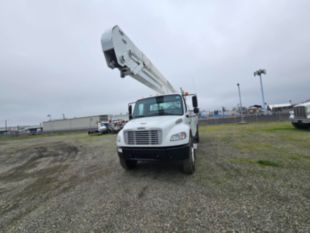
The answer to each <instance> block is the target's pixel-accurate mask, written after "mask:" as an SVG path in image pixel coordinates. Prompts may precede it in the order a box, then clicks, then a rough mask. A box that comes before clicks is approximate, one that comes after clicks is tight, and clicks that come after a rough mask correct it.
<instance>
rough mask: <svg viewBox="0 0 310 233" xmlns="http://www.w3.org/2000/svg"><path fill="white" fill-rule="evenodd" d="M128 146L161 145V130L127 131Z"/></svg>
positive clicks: (126, 140)
mask: <svg viewBox="0 0 310 233" xmlns="http://www.w3.org/2000/svg"><path fill="white" fill-rule="evenodd" d="M124 136H125V142H126V144H128V145H159V144H161V140H162V132H161V130H157V129H154V130H127V131H125V132H124Z"/></svg>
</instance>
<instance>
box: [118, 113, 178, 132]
mask: <svg viewBox="0 0 310 233" xmlns="http://www.w3.org/2000/svg"><path fill="white" fill-rule="evenodd" d="M181 122H182V116H154V117H143V118H137V119H133V120H130V121H129V122H128V123H127V124H126V125H125V126H124V128H123V129H124V130H143V129H146V130H147V129H152V128H153V129H154V128H161V129H166V130H169V128H172V127H173V126H174V125H176V124H178V123H181Z"/></svg>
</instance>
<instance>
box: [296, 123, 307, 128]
mask: <svg viewBox="0 0 310 233" xmlns="http://www.w3.org/2000/svg"><path fill="white" fill-rule="evenodd" d="M292 125H293V126H294V127H295V128H296V129H309V128H310V124H306V123H292Z"/></svg>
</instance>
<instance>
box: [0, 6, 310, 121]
mask: <svg viewBox="0 0 310 233" xmlns="http://www.w3.org/2000/svg"><path fill="white" fill-rule="evenodd" d="M309 12H310V1H308V0H296V1H291V0H282V1H280V0H273V1H270V0H260V1H258V0H257V1H245V0H244V1H242V0H236V1H234V0H222V1H218V0H217V1H202V0H201V1H181V0H179V1H177V0H171V1H167V0H165V1H164V0H162V1H142V0H141V1H137V0H136V1H125V0H124V1H115V0H113V1H111V0H110V1H104V0H87V1H85V0H84V1H83V0H50V1H47V0H46V1H42V0H28V1H26V0H20V1H15V0H7V1H6V0H0V33H1V34H0V127H2V126H4V121H5V120H8V124H9V125H17V124H19V125H25V124H38V123H40V122H42V121H45V120H47V119H48V118H47V115H48V114H51V116H52V118H53V119H56V118H61V117H62V114H65V116H66V117H77V116H87V115H95V114H118V113H125V112H126V111H127V103H128V102H132V101H134V100H136V99H137V98H140V97H146V96H149V95H152V94H154V92H153V91H152V90H150V89H148V88H147V87H145V86H143V85H142V84H140V83H138V82H137V81H136V80H134V79H132V78H130V77H126V78H125V79H121V78H120V76H119V72H118V70H111V69H109V68H108V67H107V66H106V63H105V60H104V56H103V54H102V51H101V45H100V37H101V34H102V33H103V32H104V31H106V30H107V29H109V28H111V27H112V26H113V25H116V24H118V25H119V26H120V27H121V28H122V30H123V31H124V32H125V33H126V34H127V35H128V36H129V38H130V39H131V40H132V41H133V42H134V43H135V44H136V45H137V47H138V48H140V49H141V50H142V51H143V52H144V53H145V54H146V55H147V56H148V58H149V59H150V60H152V62H153V64H154V65H155V66H156V67H157V68H158V69H159V70H160V71H161V73H163V74H164V76H165V77H166V78H167V79H168V80H169V81H170V82H171V83H172V84H173V85H174V86H175V87H176V88H180V87H182V88H183V89H185V90H188V91H190V92H196V93H197V94H198V97H199V104H200V108H201V109H203V110H213V109H216V108H221V107H222V106H225V107H226V108H232V107H234V106H236V105H237V103H238V92H237V86H236V83H238V82H239V83H240V85H241V92H242V98H243V102H244V105H246V106H249V105H253V104H261V95H260V86H259V79H258V78H257V77H255V78H254V77H253V72H254V71H255V70H257V69H259V68H264V69H266V70H267V75H266V76H264V77H263V82H264V88H265V96H266V102H267V103H268V104H275V103H285V102H288V101H289V100H292V101H293V102H298V101H302V100H305V99H309V98H310V89H309V88H310V85H309V84H310V74H309V69H310V26H309V23H310V14H309Z"/></svg>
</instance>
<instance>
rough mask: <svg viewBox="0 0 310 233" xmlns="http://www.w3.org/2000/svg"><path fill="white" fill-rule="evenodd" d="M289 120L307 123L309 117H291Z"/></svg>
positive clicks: (309, 121)
mask: <svg viewBox="0 0 310 233" xmlns="http://www.w3.org/2000/svg"><path fill="white" fill-rule="evenodd" d="M291 122H293V123H304V124H308V123H310V119H309V118H293V119H291Z"/></svg>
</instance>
